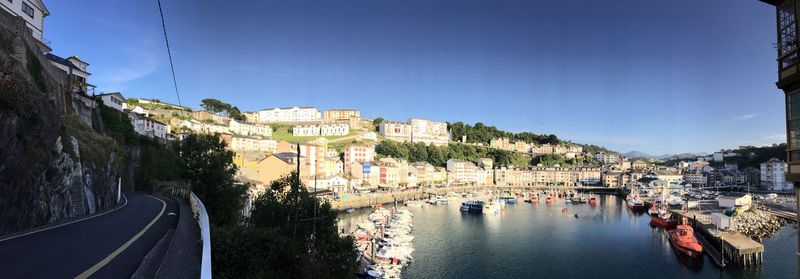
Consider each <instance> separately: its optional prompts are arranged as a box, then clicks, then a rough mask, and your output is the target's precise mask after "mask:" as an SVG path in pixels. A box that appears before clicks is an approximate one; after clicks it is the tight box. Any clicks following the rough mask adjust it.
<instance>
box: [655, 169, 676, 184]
mask: <svg viewBox="0 0 800 279" xmlns="http://www.w3.org/2000/svg"><path fill="white" fill-rule="evenodd" d="M650 176H652V177H654V178H656V179H659V180H663V181H668V182H671V183H674V184H680V183H682V182H683V175H682V174H681V173H679V172H677V171H674V170H654V171H652V172H651V173H650Z"/></svg>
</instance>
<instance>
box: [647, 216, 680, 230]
mask: <svg viewBox="0 0 800 279" xmlns="http://www.w3.org/2000/svg"><path fill="white" fill-rule="evenodd" d="M650 224H652V225H654V226H657V227H662V228H665V229H674V228H675V227H677V226H678V220H677V219H675V218H673V217H672V214H670V213H667V212H662V213H659V214H657V215H655V216H650Z"/></svg>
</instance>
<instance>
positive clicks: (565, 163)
mask: <svg viewBox="0 0 800 279" xmlns="http://www.w3.org/2000/svg"><path fill="white" fill-rule="evenodd" d="M533 161H534V163H533V164H534V165H538V164H542V166H545V167H552V166H555V165H559V166H562V167H569V166H574V165H576V164H577V163H578V160H577V159H575V158H570V159H567V158H566V157H564V155H561V154H542V155H540V156H537V157H536V158H534V159H533Z"/></svg>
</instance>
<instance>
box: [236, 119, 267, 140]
mask: <svg viewBox="0 0 800 279" xmlns="http://www.w3.org/2000/svg"><path fill="white" fill-rule="evenodd" d="M228 130H229V131H230V132H231V133H235V134H238V135H244V136H262V137H271V136H272V127H270V126H265V125H258V124H250V123H244V122H239V121H236V120H231V121H230V122H229V123H228Z"/></svg>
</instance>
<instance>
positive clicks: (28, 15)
mask: <svg viewBox="0 0 800 279" xmlns="http://www.w3.org/2000/svg"><path fill="white" fill-rule="evenodd" d="M0 6H2V7H3V9H4V10H6V11H7V12H9V13H11V14H13V15H16V16H19V17H22V18H23V19H24V20H25V25H26V26H27V27H28V30H30V31H31V35H33V37H34V38H36V39H37V40H39V42H41V43H42V45H43V46H45V47H46V48H47V49H50V46H49V44H50V43H49V42H47V40H45V39H44V36H43V35H42V34H44V18H45V17H46V16H48V15H50V11H48V10H47V7H45V5H44V3H43V2H42V1H41V0H4V1H0Z"/></svg>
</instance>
